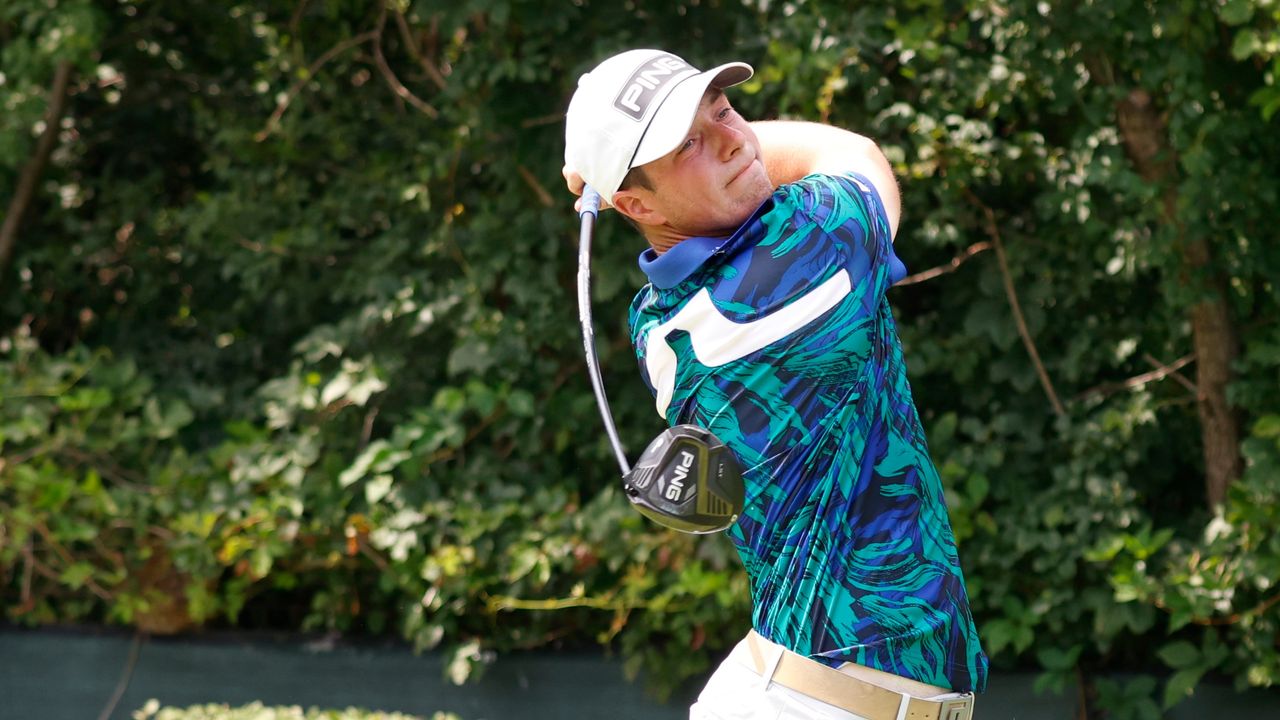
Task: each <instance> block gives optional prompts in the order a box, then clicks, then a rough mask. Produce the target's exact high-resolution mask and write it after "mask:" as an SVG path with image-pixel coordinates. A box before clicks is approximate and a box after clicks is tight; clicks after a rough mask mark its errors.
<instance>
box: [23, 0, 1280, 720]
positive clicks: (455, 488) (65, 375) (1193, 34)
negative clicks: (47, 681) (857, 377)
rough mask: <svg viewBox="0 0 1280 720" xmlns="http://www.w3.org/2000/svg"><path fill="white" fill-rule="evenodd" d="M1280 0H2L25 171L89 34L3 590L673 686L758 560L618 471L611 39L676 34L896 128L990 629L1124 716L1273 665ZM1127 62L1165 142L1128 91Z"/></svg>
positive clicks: (44, 609)
mask: <svg viewBox="0 0 1280 720" xmlns="http://www.w3.org/2000/svg"><path fill="white" fill-rule="evenodd" d="M1277 13H1280V5H1277V4H1276V3H1273V2H1265V1H1264V0H1239V1H1237V0H1231V1H1230V2H1225V3H1149V2H1139V1H1138V0H1118V1H1116V2H1108V3H1098V2H1083V3H1047V2H1031V1H1029V0H1019V1H1005V0H1002V1H999V2H990V1H987V0H984V1H982V2H978V1H977V0H910V1H904V2H897V3H880V4H860V5H858V6H857V7H855V8H852V9H851V8H850V7H849V5H848V4H847V3H843V2H834V1H828V0H811V1H809V2H786V3H781V2H765V1H761V2H749V3H741V2H732V3H730V2H724V1H723V0H701V1H700V2H684V3H676V4H671V3H657V2H650V1H648V0H637V1H636V2H632V3H596V2H585V3H577V4H571V3H565V4H561V5H554V6H552V5H548V4H544V3H515V2H504V1H486V2H459V3H436V2H422V1H420V0H417V1H414V2H400V3H388V4H387V5H385V6H384V5H383V4H380V3H377V2H355V1H344V2H323V3H322V2H305V1H304V2H301V3H299V2H289V3H283V2H259V3H239V4H235V3H233V4H223V3H185V2H177V1H176V0H160V1H157V2H149V3H138V2H132V1H129V0H121V1H120V2H111V3H90V2H58V3H46V2H44V1H43V0H15V1H14V2H10V3H8V4H6V5H5V6H4V8H3V9H0V106H2V107H3V108H4V112H3V113H0V198H9V197H10V196H11V195H12V194H13V189H14V188H15V185H16V183H17V178H18V177H19V173H20V169H21V167H23V165H24V164H25V163H26V162H27V160H28V158H29V157H30V156H31V153H32V152H33V151H34V147H35V138H36V136H37V135H38V132H37V131H38V129H39V123H40V122H41V117H42V114H43V113H44V110H45V108H46V105H47V100H46V97H45V95H46V93H47V88H48V87H49V84H50V81H51V78H52V75H53V72H54V67H55V66H56V65H57V63H59V62H61V61H63V60H66V61H69V62H71V63H73V65H74V67H75V75H74V80H73V83H72V89H71V91H70V97H69V104H68V111H67V115H66V117H65V118H64V119H63V121H62V125H61V134H60V136H59V143H58V147H57V149H56V151H55V152H54V154H53V156H52V158H51V161H50V164H49V166H48V167H47V169H46V170H45V173H44V175H43V177H42V178H41V180H40V184H39V186H38V192H37V193H36V196H35V200H34V206H33V207H32V209H31V211H30V212H28V213H27V215H26V218H27V219H26V221H25V223H24V224H23V227H22V228H21V232H20V234H19V236H18V238H17V244H16V247H15V253H14V257H13V262H12V265H11V267H9V268H7V269H6V270H5V272H4V274H3V275H0V331H2V333H0V602H2V603H3V608H4V609H3V612H4V616H5V617H6V618H7V619H8V620H10V621H16V622H24V623H33V624H35V623H52V622H65V621H106V622H115V623H125V624H134V625H137V626H139V627H142V628H144V629H147V630H149V631H152V632H176V631H181V630H184V629H188V628H192V627H196V626H213V627H217V626H220V625H221V626H225V625H236V626H240V627H273V628H290V629H323V630H332V631H338V632H344V633H373V634H394V635H398V636H401V637H404V638H407V639H408V640H410V641H411V642H412V643H414V645H415V646H417V647H419V648H437V647H438V648H442V649H445V650H447V651H448V652H449V653H450V659H451V662H449V663H447V672H448V674H449V676H450V677H451V678H453V679H455V680H457V681H460V682H461V681H463V680H465V679H466V678H468V677H471V676H473V675H474V673H476V672H478V671H481V670H483V668H484V666H485V665H486V664H488V663H489V662H491V661H492V660H493V658H495V657H496V656H497V655H498V654H500V653H506V652H513V651H517V650H520V649H529V648H548V649H556V648H566V647H581V646H584V645H592V644H596V643H601V644H605V645H607V646H609V647H610V648H613V649H616V650H617V651H619V652H620V653H622V654H623V655H624V656H625V658H626V661H627V667H628V668H629V669H631V670H632V671H640V670H643V671H644V672H645V673H646V676H647V677H648V678H649V679H650V680H651V682H652V683H653V684H654V687H655V688H656V689H657V690H659V691H660V692H669V691H670V690H672V689H673V688H675V687H677V686H678V685H679V683H681V682H682V681H684V680H685V679H687V678H689V677H692V676H694V675H696V674H698V673H701V672H704V671H706V670H708V669H709V668H710V667H711V664H712V662H713V661H714V658H715V657H716V656H717V655H718V654H720V653H722V652H723V651H724V650H725V649H726V648H727V647H729V646H730V645H731V644H732V643H733V642H735V641H736V640H737V639H738V638H739V637H740V636H741V634H742V632H743V631H744V629H745V628H746V626H747V623H748V618H749V596H748V589H747V585H746V582H745V578H744V577H743V575H742V571H741V569H740V567H739V564H738V561H737V559H736V557H735V555H734V552H733V550H732V548H731V547H730V546H729V545H728V543H727V542H726V541H725V540H724V539H723V538H691V537H685V536H679V535H676V534H673V533H667V532H663V531H660V530H658V529H656V528H654V527H652V526H651V525H648V524H646V523H645V522H643V521H642V519H641V518H640V517H639V516H638V515H636V514H635V513H632V512H631V511H630V510H629V509H628V508H627V503H626V502H625V499H624V498H623V497H622V496H621V494H620V493H619V492H618V488H617V483H616V482H615V480H614V472H615V471H614V468H613V467H612V456H611V453H610V450H609V448H608V445H607V443H606V441H605V439H604V437H603V434H602V433H601V432H599V431H598V430H597V426H598V419H597V415H596V409H595V405H594V401H593V399H592V397H591V394H590V390H589V387H588V385H587V383H586V381H585V372H584V367H583V364H582V360H581V358H580V356H579V351H580V347H581V346H580V340H579V338H578V335H577V332H578V329H577V324H576V321H575V307H574V306H575V299H574V289H573V272H574V270H575V247H574V242H573V240H574V237H575V232H574V229H575V228H574V217H573V215H572V213H571V211H570V198H569V197H568V196H567V194H565V193H564V192H563V191H562V189H561V188H562V182H561V180H560V177H559V169H560V165H561V158H562V156H563V148H562V137H561V134H562V132H563V125H562V114H563V110H564V107H565V104H566V103H567V99H568V97H569V95H570V93H571V92H572V88H573V86H574V82H575V79H576V77H577V76H578V74H579V73H581V72H583V71H585V70H587V69H589V68H590V67H591V66H592V65H593V64H594V63H595V62H597V61H598V60H600V59H602V58H603V57H604V56H606V55H608V54H610V53H612V52H614V51H617V50H619V49H621V48H623V47H628V46H657V47H667V48H670V49H672V50H674V51H676V52H679V53H681V54H683V55H685V56H686V57H687V58H688V59H689V60H691V61H693V62H695V63H699V64H702V65H706V64H708V63H714V62H720V61H724V60H727V59H729V58H742V59H744V60H747V61H749V62H751V63H753V64H754V65H755V67H756V70H757V74H756V76H755V78H753V79H752V80H751V81H750V82H749V83H747V84H746V85H745V86H744V87H743V88H742V89H741V91H737V90H735V91H734V94H732V95H731V98H732V99H733V101H734V102H735V104H737V105H738V106H739V107H740V108H741V109H742V110H743V112H744V114H746V115H747V116H748V117H753V118H772V117H798V118H806V119H813V120H825V121H829V122H833V123H836V124H839V125H842V126H845V127H849V128H852V129H855V130H859V131H861V132H864V133H866V134H868V135H870V136H872V137H874V138H876V139H877V140H878V141H879V142H880V143H881V144H882V147H883V148H884V150H885V152H886V154H887V155H888V157H889V158H890V159H891V161H892V162H893V164H894V166H895V169H896V170H897V172H898V175H899V177H900V178H901V181H902V187H903V197H904V213H903V223H902V227H901V229H900V232H899V235H898V238H897V240H896V247H897V250H898V254H899V255H900V256H901V257H902V258H903V259H904V260H905V261H906V263H907V265H908V267H910V268H911V269H912V271H915V272H920V271H925V270H928V269H929V268H939V269H940V271H939V272H938V273H936V274H934V275H933V276H932V277H931V279H928V280H927V281H924V282H919V283H916V284H908V285H904V286H902V287H899V288H896V289H894V290H893V291H891V297H890V300H891V303H892V304H893V305H894V308H895V313H896V316H897V318H898V320H899V328H900V332H901V334H902V337H903V340H904V344H905V346H906V349H907V353H908V364H909V367H910V374H911V378H912V386H913V388H914V393H915V397H916V400H917V403H918V405H919V407H920V410H921V413H922V417H923V420H924V423H925V425H926V430H927V431H928V436H929V438H930V440H931V452H932V454H933V456H934V458H935V460H936V461H937V463H938V466H939V468H940V470H941V472H942V476H943V479H944V483H945V485H946V489H947V498H948V503H949V506H950V509H951V515H952V519H953V523H954V527H955V530H956V536H957V538H958V540H959V542H960V552H961V558H962V561H963V564H964V567H965V570H966V576H967V579H968V585H969V589H970V593H971V597H972V600H973V606H974V612H975V614H976V616H977V619H978V623H979V629H980V631H981V633H982V635H983V638H984V642H985V645H986V648H987V650H988V651H989V652H990V653H991V655H992V657H993V661H994V663H995V664H996V667H997V668H998V669H1007V668H1015V667H1038V668H1041V669H1042V670H1043V671H1044V676H1043V678H1042V681H1041V683H1040V685H1041V688H1042V689H1045V690H1055V689H1056V690H1060V691H1065V690H1066V689H1067V688H1068V687H1069V686H1071V685H1072V684H1074V683H1076V682H1078V681H1079V679H1080V678H1081V677H1083V678H1085V679H1086V682H1088V681H1089V678H1093V677H1097V678H1098V680H1097V681H1096V682H1092V683H1090V687H1091V695H1090V697H1091V699H1092V700H1091V702H1092V704H1093V705H1094V706H1095V708H1094V709H1095V710H1100V711H1103V712H1107V713H1110V716H1111V717H1157V716H1158V715H1159V713H1160V712H1161V708H1167V707H1171V706H1172V705H1173V704H1175V703H1176V702H1178V701H1180V700H1181V699H1182V698H1184V697H1186V696H1187V694H1188V693H1191V692H1194V688H1195V686H1196V685H1197V684H1199V683H1200V682H1201V681H1202V679H1203V678H1204V677H1206V676H1225V677H1230V678H1233V679H1234V680H1235V682H1236V683H1237V684H1238V685H1239V686H1241V687H1246V686H1271V685H1274V684H1275V683H1276V682H1277V681H1280V651H1277V646H1276V644H1275V638H1276V637H1277V633H1280V608H1278V607H1277V605H1278V602H1277V598H1280V588H1277V587H1276V586H1275V582H1276V579H1277V578H1280V539H1277V538H1278V536H1277V534H1276V533H1275V532H1274V528H1276V527H1277V526H1280V516H1278V513H1280V510H1278V509H1277V508H1280V502H1277V501H1280V497H1278V494H1280V484H1278V483H1280V415H1277V414H1276V408H1277V407H1280V325H1277V323H1276V320H1275V318H1277V317H1280V312H1278V311H1280V307H1278V304H1280V302H1278V301H1280V292H1278V291H1277V288H1276V285H1275V280H1274V278H1275V276H1276V273H1277V270H1280V246H1277V245H1276V244H1275V243H1274V242H1272V238H1273V236H1274V219H1273V216H1274V214H1275V209H1276V208H1277V207H1280V183H1277V180H1276V177H1275V168H1276V167H1280V136H1278V135H1277V134H1276V133H1275V132H1274V120H1273V119H1270V120H1269V118H1272V116H1273V114H1274V112H1275V109H1276V107H1277V105H1276V103H1277V102H1280V101H1278V100H1277V95H1276V85H1275V77H1276V73H1277V70H1278V69H1280V68H1278V67H1277V65H1276V63H1277V62H1280V59H1278V53H1277V51H1276V46H1275V45H1276V42H1277V41H1276V37H1277V36H1276V32H1277V30H1276V28H1277ZM1134 91H1143V92H1145V93H1147V94H1148V95H1149V96H1150V97H1151V98H1153V102H1154V103H1155V106H1156V109H1157V110H1158V117H1160V118H1161V119H1162V122H1163V123H1164V127H1163V130H1162V132H1163V135H1162V137H1163V140H1164V141H1165V142H1166V143H1167V146H1168V148H1167V152H1166V155H1167V156H1168V157H1169V158H1170V159H1171V162H1172V163H1173V165H1172V168H1173V169H1172V171H1171V173H1170V174H1169V175H1168V176H1167V177H1166V179H1165V180H1163V181H1158V182H1157V181H1152V180H1150V179H1148V178H1147V176H1145V175H1144V174H1143V172H1141V170H1140V168H1138V167H1137V166H1136V165H1135V163H1134V161H1133V159H1132V156H1131V150H1130V144H1131V141H1132V140H1133V137H1132V135H1131V133H1132V132H1133V130H1132V129H1131V128H1129V129H1126V128H1124V127H1121V124H1120V123H1119V121H1118V118H1117V105H1118V103H1119V102H1120V101H1121V100H1122V99H1123V98H1126V97H1128V96H1129V95H1130V93H1132V92H1134ZM1269 123H1270V124H1269ZM1127 133H1129V134H1127ZM1168 193H1171V195H1170V194H1168ZM1167 197H1171V198H1172V200H1173V201H1172V203H1171V204H1168V205H1166V203H1165V199H1166V198H1167ZM1197 240H1204V241H1205V242H1206V243H1207V245H1208V247H1209V249H1210V251H1211V252H1210V257H1209V258H1208V263H1207V264H1206V265H1205V266H1204V267H1201V268H1199V269H1194V270H1192V269H1189V268H1188V263H1187V261H1186V248H1187V246H1188V244H1189V243H1191V242H1193V241H1197ZM997 242H998V243H999V244H1000V246H1001V247H1002V248H1003V252H1004V254H1005V258H1004V261H1005V267H1007V272H1006V270H1005V269H1004V268H1003V267H1002V262H1001V261H1000V260H999V259H998V258H997V256H996V252H995V251H994V250H993V245H994V244H995V243H997ZM639 243H640V241H639V240H638V239H637V238H636V237H635V236H634V234H633V232H632V231H631V230H630V228H629V227H627V226H626V225H625V224H624V223H622V222H618V221H617V220H616V218H608V217H606V219H605V220H604V221H603V222H602V223H601V229H600V235H599V237H598V238H597V243H596V247H597V249H598V251H597V252H596V255H595V258H594V264H595V271H594V276H595V277H596V279H597V282H596V284H595V288H594V290H595V301H596V317H597V318H598V329H597V330H598V342H599V344H600V350H601V355H602V362H603V365H604V367H605V369H606V383H607V386H608V387H609V389H610V394H611V400H612V404H613V407H614V409H615V412H616V414H617V415H618V420H619V423H620V426H621V431H622V433H623V436H624V440H625V442H626V444H627V446H628V447H630V448H633V449H636V448H639V447H642V446H643V444H644V441H645V440H646V439H647V438H649V437H650V436H651V435H652V434H653V433H654V432H655V431H656V430H657V429H658V427H659V425H660V420H659V419H657V418H656V417H654V415H653V411H652V403H651V400H650V398H649V397H648V395H647V393H646V392H645V390H644V388H643V387H642V385H641V383H639V382H638V381H637V379H636V377H635V371H634V365H633V362H634V360H633V359H632V355H631V351H630V348H629V347H628V346H627V341H626V333H625V328H624V327H623V321H622V318H624V317H625V310H626V306H627V303H628V301H629V299H630V296H631V294H632V292H633V291H634V289H636V288H638V287H639V286H640V284H641V283H642V282H643V278H642V276H641V274H640V273H639V271H638V269H637V268H636V266H635V262H634V257H635V253H636V252H637V250H638V249H639V247H640V244H639ZM953 259H956V262H953ZM1214 278H1217V279H1220V280H1222V283H1223V287H1225V288H1226V293H1227V294H1226V304H1227V306H1228V310H1229V315H1230V319H1231V321H1232V322H1234V323H1235V328H1236V332H1237V333H1238V336H1239V337H1238V339H1239V342H1240V346H1241V353H1240V356H1239V358H1238V360H1237V361H1236V363H1235V365H1234V366H1233V367H1232V368H1231V370H1232V373H1233V378H1232V383H1231V385H1230V386H1229V388H1228V392H1229V397H1230V399H1231V402H1232V403H1233V405H1234V407H1235V409H1236V411H1237V412H1238V413H1239V416H1240V418H1241V421H1242V423H1243V425H1242V427H1244V428H1245V429H1246V431H1247V437H1246V439H1245V440H1244V442H1243V443H1242V446H1241V454H1242V456H1243V457H1244V460H1245V468H1246V469H1245V472H1244V475H1243V477H1241V478H1240V479H1239V480H1237V481H1236V482H1235V483H1234V484H1233V485H1232V487H1231V488H1230V491H1229V492H1228V494H1227V498H1226V500H1225V502H1224V503H1223V504H1222V505H1221V506H1219V507H1216V508H1209V507H1207V506H1206V503H1205V501H1204V497H1205V490H1204V487H1205V486H1204V466H1203V460H1202V458H1201V453H1200V442H1201V435H1200V432H1201V426H1200V419H1199V417H1198V415H1197V412H1196V402H1197V394H1196V393H1197V391H1198V390H1197V388H1195V386H1194V385H1195V374H1194V370H1195V365H1194V364H1188V363H1192V362H1193V360H1194V358H1193V357H1189V355H1190V354H1191V353H1192V334H1191V333H1192V331H1191V329H1190V321H1189V317H1190V316H1191V314H1192V313H1193V311H1194V309H1195V307H1196V306H1197V303H1199V302H1200V301H1201V300H1203V298H1204V297H1205V295H1206V293H1207V292H1208V291H1207V290H1206V288H1209V287H1210V286H1211V283H1210V282H1209V280H1211V279H1214ZM1009 287H1012V288H1013V289H1014V291H1015V292H1016V296H1017V298H1018V300H1019V303H1020V306H1021V309H1022V312H1023V315H1024V316H1025V328H1020V327H1019V325H1018V323H1017V322H1016V321H1015V319H1014V315H1013V313H1012V310H1011V305H1010V299H1009ZM1024 336H1025V337H1024ZM1027 339H1030V341H1031V342H1033V343H1034V345H1035V346H1036V347H1037V348H1038V352H1039V356H1040V358H1041V360H1042V363H1041V364H1042V365H1043V368H1038V367H1037V365H1036V363H1035V362H1033V361H1032V360H1031V359H1030V357H1029V355H1028V353H1027V351H1026V348H1025V343H1026V341H1027ZM1180 358H1181V359H1182V360H1181V361H1180V360H1179V359H1180ZM1180 362H1181V363H1182V364H1179V363H1180ZM1176 368H1182V369H1181V370H1178V369H1176ZM1046 378H1047V380H1046ZM1046 382H1047V383H1049V384H1051V386H1052V387H1053V389H1054V392H1055V393H1056V395H1057V396H1058V397H1059V398H1060V399H1061V402H1062V405H1063V409H1064V411H1063V413H1062V414H1058V413H1056V412H1055V411H1054V409H1053V406H1052V405H1051V403H1050V402H1049V401H1048V400H1047V398H1046V392H1045V390H1044V387H1045V384H1046ZM1189 386H1190V387H1189ZM1114 673H1120V675H1115V676H1113V677H1111V678H1110V679H1108V678H1107V677H1105V676H1107V675H1109V674H1114Z"/></svg>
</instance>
